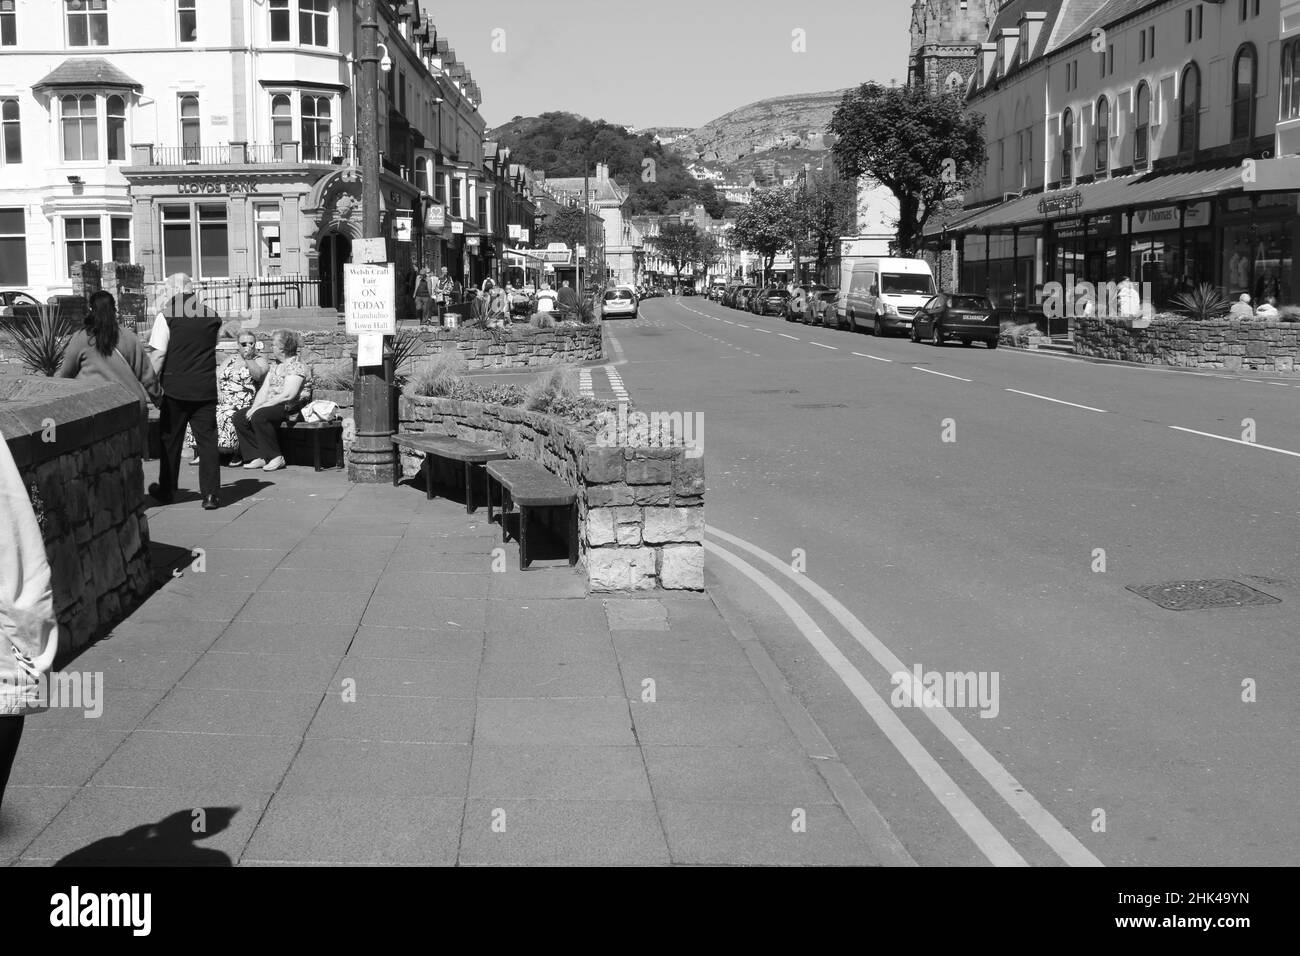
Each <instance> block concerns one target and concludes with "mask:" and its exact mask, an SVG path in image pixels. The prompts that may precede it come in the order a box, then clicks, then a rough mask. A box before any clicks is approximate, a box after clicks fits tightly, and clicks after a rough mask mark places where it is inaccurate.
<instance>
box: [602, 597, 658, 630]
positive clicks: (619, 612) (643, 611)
mask: <svg viewBox="0 0 1300 956" xmlns="http://www.w3.org/2000/svg"><path fill="white" fill-rule="evenodd" d="M601 604H602V605H603V606H604V608H605V617H606V619H607V620H608V621H609V629H610V630H611V631H666V630H668V608H666V607H664V604H663V602H662V601H659V600H656V599H654V598H642V599H640V600H637V599H633V598H605V599H604V600H602V601H601Z"/></svg>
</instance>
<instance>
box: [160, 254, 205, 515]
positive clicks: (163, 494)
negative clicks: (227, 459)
mask: <svg viewBox="0 0 1300 956" xmlns="http://www.w3.org/2000/svg"><path fill="white" fill-rule="evenodd" d="M173 278H174V280H175V289H176V294H175V295H174V296H173V297H172V299H171V300H170V301H169V302H168V303H167V304H166V305H165V306H164V307H163V311H161V312H159V313H158V317H157V318H156V319H155V320H154V325H153V333H152V334H151V335H150V336H149V347H150V348H152V349H153V355H152V356H151V358H152V361H153V366H154V369H155V371H157V372H158V376H159V381H160V382H161V384H162V392H163V398H162V405H161V415H160V418H159V422H158V431H159V437H160V439H161V442H162V457H161V459H160V460H159V462H158V481H157V483H155V484H152V485H150V486H149V494H151V495H153V497H154V498H155V499H157V500H158V501H160V502H162V503H163V504H170V503H171V502H172V500H173V499H174V498H175V495H176V484H177V479H178V478H179V476H180V467H181V449H182V447H183V446H184V443H185V426H186V425H189V426H190V431H191V432H192V433H193V435H194V444H195V447H196V449H197V451H198V455H199V493H200V494H201V495H203V508H204V510H206V511H212V510H213V509H215V508H219V507H220V506H221V504H220V502H219V501H218V500H217V491H218V490H219V489H220V488H221V460H220V458H219V457H218V455H219V454H220V452H219V450H218V448H217V336H218V335H220V333H221V317H220V316H218V315H217V313H215V312H213V311H212V310H211V309H209V308H208V307H207V306H205V305H204V304H203V303H201V302H200V301H199V299H198V296H197V295H195V294H194V290H193V285H192V283H191V282H190V279H189V277H188V276H175V277H173Z"/></svg>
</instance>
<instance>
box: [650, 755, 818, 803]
mask: <svg viewBox="0 0 1300 956" xmlns="http://www.w3.org/2000/svg"><path fill="white" fill-rule="evenodd" d="M642 752H643V753H644V755H645V763H646V768H647V770H648V771H649V775H650V783H651V786H653V787H654V793H655V797H656V798H657V799H659V800H679V801H685V802H688V803H760V802H764V801H768V802H772V801H781V802H784V803H788V804H789V805H790V806H806V805H812V804H831V803H834V802H835V798H834V797H833V796H832V795H831V792H830V788H828V787H827V786H826V783H825V781H824V780H822V778H821V775H820V774H819V773H818V772H817V768H816V767H815V766H813V762H812V760H810V759H809V758H808V757H807V756H805V755H804V754H802V753H800V752H799V751H798V750H796V749H795V748H793V747H708V746H706V747H672V746H661V745H657V744H647V745H646V746H644V747H643V748H642Z"/></svg>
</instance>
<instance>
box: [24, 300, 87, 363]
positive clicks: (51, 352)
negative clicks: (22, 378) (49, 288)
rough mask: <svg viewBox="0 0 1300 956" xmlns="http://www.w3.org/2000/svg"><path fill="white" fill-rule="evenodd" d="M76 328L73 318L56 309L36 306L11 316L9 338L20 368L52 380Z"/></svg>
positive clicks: (48, 306) (53, 306)
mask: <svg viewBox="0 0 1300 956" xmlns="http://www.w3.org/2000/svg"><path fill="white" fill-rule="evenodd" d="M78 324H79V323H78V322H77V319H76V317H75V316H73V315H72V314H71V313H70V312H67V311H65V310H64V309H62V308H60V307H58V306H56V305H38V306H36V307H35V309H34V310H31V311H28V310H24V311H23V312H22V313H21V314H20V315H17V316H15V317H14V321H13V324H12V325H11V326H10V336H11V337H12V338H13V340H14V347H15V348H16V349H17V351H18V359H19V361H20V362H22V364H23V368H25V369H27V370H28V371H29V372H33V373H35V374H37V375H44V376H45V377H47V378H53V377H54V375H55V374H56V373H57V372H58V371H59V366H60V365H62V364H63V353H64V352H66V351H67V348H68V339H70V338H71V337H72V333H73V332H75V331H77V327H78Z"/></svg>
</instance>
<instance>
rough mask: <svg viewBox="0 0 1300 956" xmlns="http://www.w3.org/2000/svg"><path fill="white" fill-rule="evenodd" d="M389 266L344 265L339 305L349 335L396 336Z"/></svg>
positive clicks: (391, 278) (387, 264) (394, 296)
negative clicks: (342, 309)
mask: <svg viewBox="0 0 1300 956" xmlns="http://www.w3.org/2000/svg"><path fill="white" fill-rule="evenodd" d="M393 275H394V273H393V266H392V264H391V263H385V264H383V265H375V264H365V265H358V264H355V263H346V264H345V265H344V266H343V302H344V316H345V321H346V328H347V333H348V334H349V335H366V334H368V333H377V334H381V335H396V334H397V295H396V292H397V287H396V284H395V283H394V281H393Z"/></svg>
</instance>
